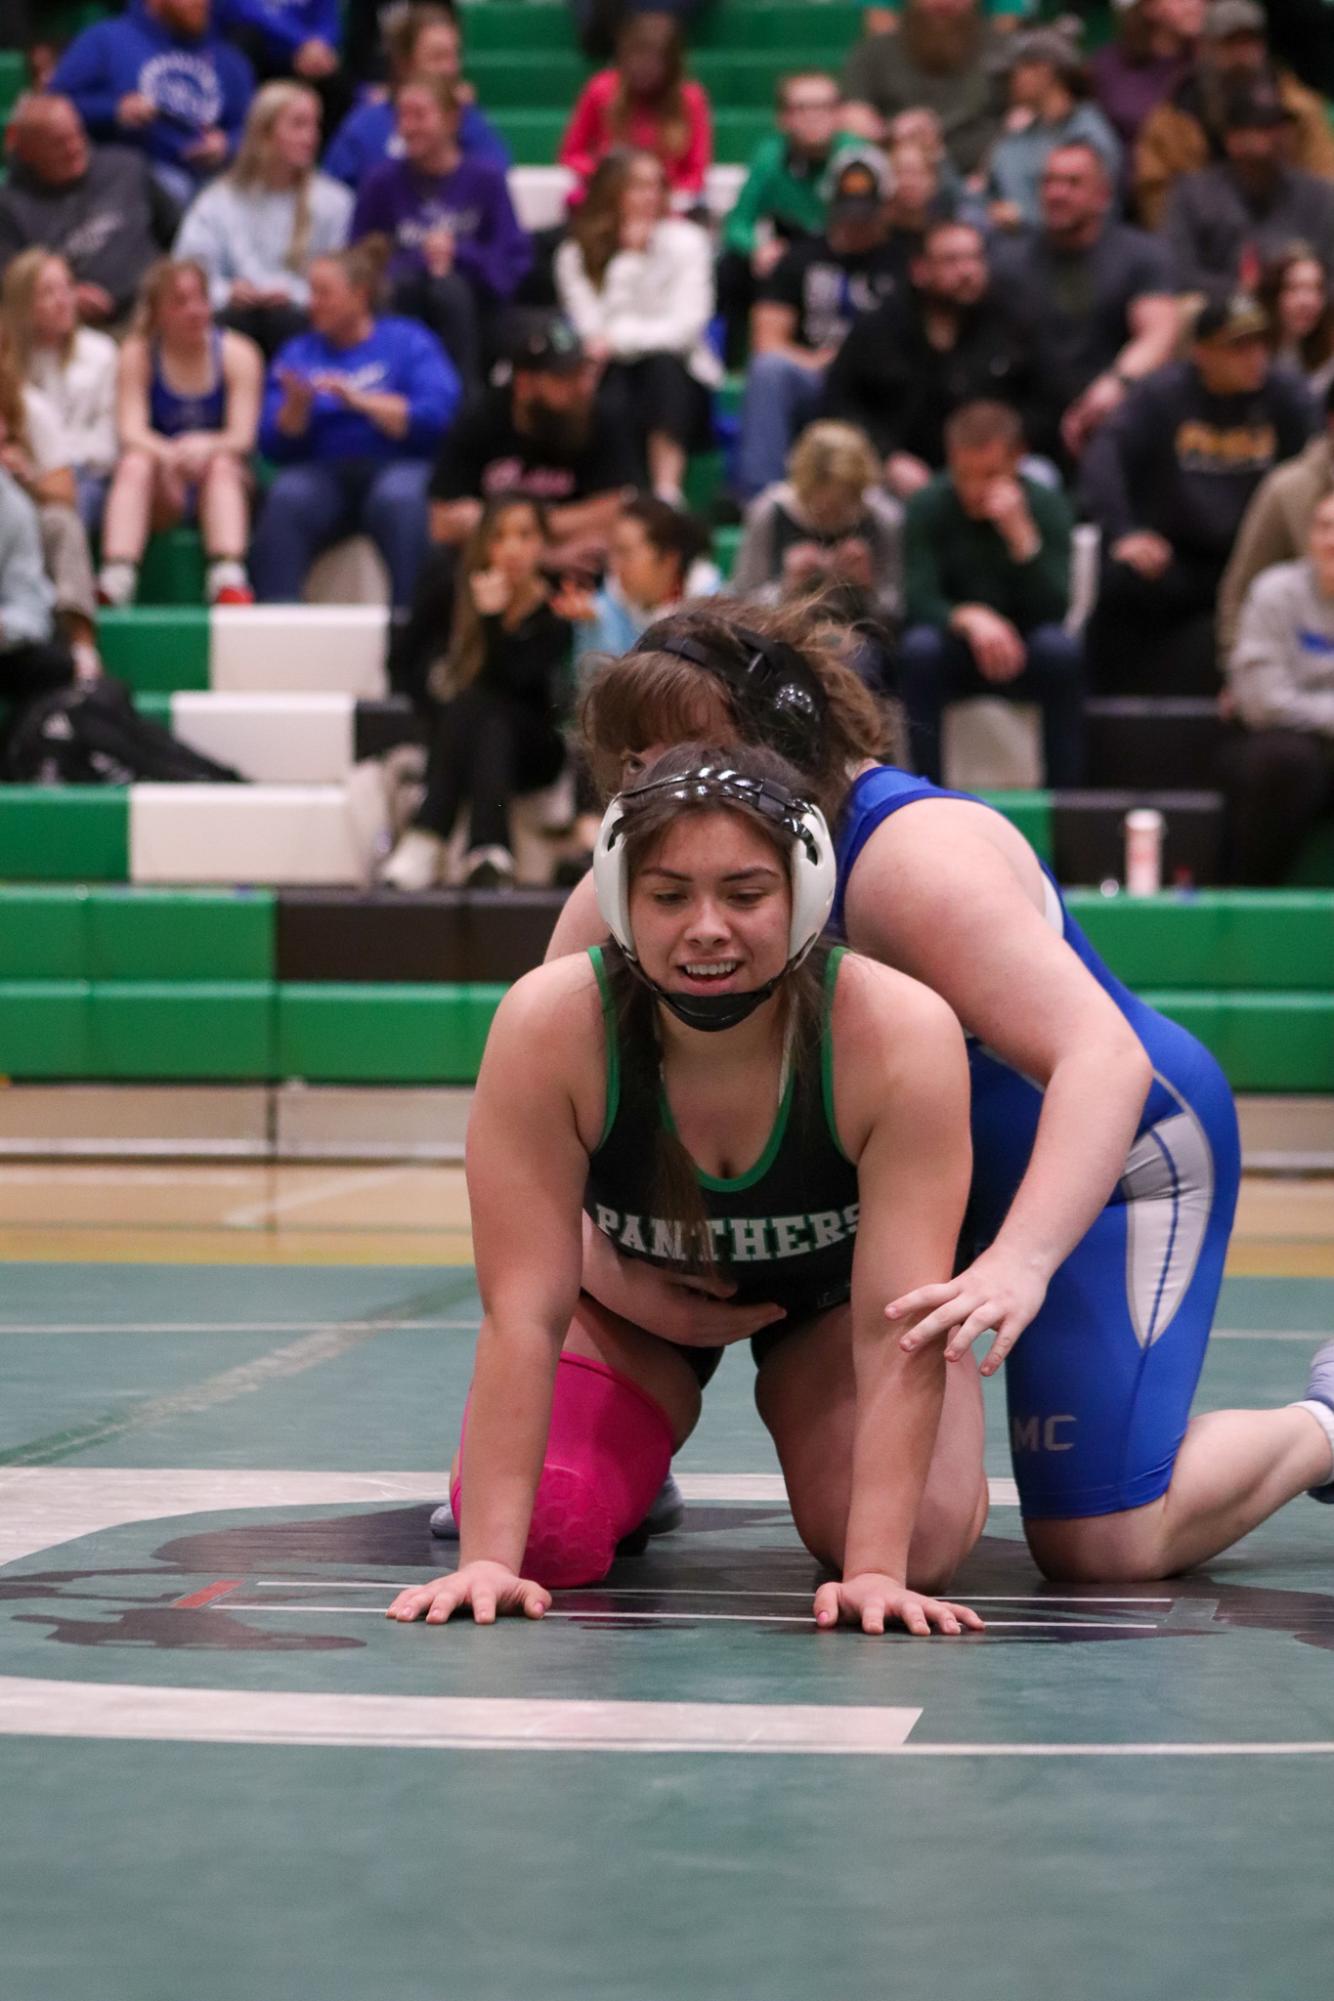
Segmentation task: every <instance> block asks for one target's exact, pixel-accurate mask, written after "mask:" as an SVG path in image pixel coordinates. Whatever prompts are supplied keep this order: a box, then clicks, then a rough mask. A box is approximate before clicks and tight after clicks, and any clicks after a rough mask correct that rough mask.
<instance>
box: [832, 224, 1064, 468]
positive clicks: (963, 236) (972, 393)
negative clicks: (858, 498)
mask: <svg viewBox="0 0 1334 2001" xmlns="http://www.w3.org/2000/svg"><path fill="white" fill-rule="evenodd" d="M911 277H912V286H911V289H910V290H907V291H904V292H900V293H897V294H895V295H893V296H892V297H890V298H888V299H886V300H885V301H884V303H883V304H882V305H879V306H877V307H876V309H875V311H874V312H870V313H866V314H864V315H863V316H862V317H861V319H859V320H858V321H857V322H856V324H855V325H854V327H853V329H852V331H851V333H850V334H849V335H848V337H847V339H846V341H844V343H843V346H842V348H841V349H840V350H839V353H838V354H837V356H836V357H835V359H834V363H833V366H832V367H831V368H830V371H829V377H828V381H827V383H826V386H825V402H824V414H825V416H827V417H833V418H838V419H840V420H841V421H842V422H844V423H847V424H856V425H858V426H859V427H860V428H861V429H862V430H864V431H865V432H866V433H867V435H868V436H869V437H870V439H871V442H872V443H873V444H874V445H875V448H876V450H877V451H878V452H879V453H880V455H881V457H882V458H883V460H884V463H885V480H886V484H887V485H888V486H889V488H890V491H891V492H892V493H895V494H897V495H898V497H899V498H900V499H901V500H907V499H908V498H909V496H910V495H912V494H914V493H916V492H917V491H918V489H919V488H921V487H924V486H925V485H926V484H927V483H928V481H929V480H930V479H931V478H932V477H933V476H934V475H935V474H936V473H937V472H939V471H940V470H941V468H942V467H943V466H944V464H945V422H946V419H947V418H948V417H949V416H950V414H951V412H952V411H954V410H957V409H958V408H959V407H960V405H961V404H964V403H971V402H975V401H976V400H978V399H979V398H984V399H986V400H987V401H990V402H994V401H996V400H998V399H999V400H1001V401H1003V402H1006V403H1009V404H1010V405H1011V406H1014V407H1022V406H1023V405H1024V404H1026V403H1027V402H1029V401H1030V400H1031V398H1032V395H1033V381H1032V375H1031V371H1030V368H1029V364H1028V362H1027V360H1026V357H1025V334H1024V329H1023V326H1022V323H1021V322H1020V321H1019V319H1018V317H1017V316H1016V315H1015V314H1013V313H1011V312H1010V311H1009V310H1008V309H1007V308H1006V306H1005V305H1004V304H1003V303H1002V302H1001V300H1000V299H999V298H998V297H997V296H996V294H995V293H994V291H993V290H992V288H991V283H990V275H989V273H988V270H987V258H986V249H985V246H984V243H983V239H982V234H981V231H980V230H978V229H975V228H974V227H973V225H972V224H971V223H966V222H937V223H934V224H932V226H931V227H930V228H929V229H928V230H927V232H926V236H925V240H924V242H923V246H922V254H921V256H920V257H916V258H914V260H913V263H912V266H911Z"/></svg>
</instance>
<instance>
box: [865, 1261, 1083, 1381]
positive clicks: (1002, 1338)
mask: <svg viewBox="0 0 1334 2001" xmlns="http://www.w3.org/2000/svg"><path fill="white" fill-rule="evenodd" d="M1046 1297H1047V1279H1046V1277H1045V1275H1044V1274H1043V1273H1042V1272H1040V1271H1037V1270H1035V1269H1034V1267H1033V1266H1032V1265H1031V1264H1029V1263H1028V1262H1027V1261H1026V1260H1025V1259H1023V1258H1021V1257H1017V1256H1016V1255H1015V1254H1014V1253H1013V1252H1012V1251H1007V1250H1005V1249H1004V1248H1003V1247H1002V1246H1000V1245H999V1244H993V1245H992V1246H991V1247H990V1249H989V1250H985V1251H983V1253H982V1255H981V1257H980V1258H975V1259H974V1260H973V1262H972V1264H970V1265H969V1267H968V1269H967V1270H966V1271H961V1272H960V1273H959V1276H958V1277H957V1278H952V1279H949V1280H947V1281H946V1283H945V1284H943V1285H919V1286H918V1288H917V1290H916V1292H905V1293H904V1294H903V1296H902V1298H900V1299H893V1300H891V1301H890V1303H889V1305H888V1306H887V1307H886V1308H885V1318H886V1320H907V1319H909V1318H911V1316H912V1315H913V1314H918V1313H920V1314H922V1315H923V1316H924V1317H923V1318H922V1319H920V1320H919V1321H918V1322H917V1325H916V1326H915V1327H911V1328H909V1330H908V1331H907V1333H905V1334H904V1336H903V1339H902V1340H901V1341H900V1342H899V1346H900V1347H901V1348H902V1349H903V1352H904V1354H905V1355H911V1354H912V1352H913V1350H914V1349H915V1348H920V1347H921V1346H922V1345H923V1343H924V1342H927V1341H938V1340H941V1339H942V1338H944V1339H945V1360H946V1361H947V1362H957V1361H959V1360H960V1359H961V1357H962V1356H964V1355H966V1354H967V1353H968V1350H969V1349H970V1348H971V1347H972V1345H973V1343H974V1341H976V1339H977V1337H978V1335H979V1334H985V1333H987V1332H988V1331H990V1332H992V1333H994V1335H995V1337H996V1338H995V1340H994V1341H993V1342H992V1344H991V1346H990V1348H988V1350H987V1355H986V1360H985V1361H984V1362H983V1363H982V1374H983V1375H984V1376H994V1375H995V1373H996V1371H997V1369H998V1368H999V1367H1000V1365H1001V1363H1002V1362H1003V1361H1004V1360H1005V1357H1006V1356H1007V1355H1008V1354H1009V1352H1010V1350H1011V1348H1013V1346H1014V1344H1015V1342H1016V1341H1017V1340H1018V1339H1019V1336H1020V1335H1021V1334H1022V1333H1023V1331H1024V1329H1025V1327H1027V1325H1028V1323H1029V1321H1030V1320H1032V1319H1033V1318H1034V1316H1035V1315H1036V1314H1037V1312H1038V1310H1039V1308H1040V1307H1041V1305H1042V1302H1043V1300H1044V1299H1045V1298H1046ZM946 1337H947V1338H946Z"/></svg>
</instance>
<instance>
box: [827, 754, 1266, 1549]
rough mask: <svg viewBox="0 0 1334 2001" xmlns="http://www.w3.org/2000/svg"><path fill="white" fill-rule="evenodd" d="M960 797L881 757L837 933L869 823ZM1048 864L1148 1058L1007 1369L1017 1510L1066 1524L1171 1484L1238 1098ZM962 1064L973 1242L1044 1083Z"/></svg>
mask: <svg viewBox="0 0 1334 2001" xmlns="http://www.w3.org/2000/svg"><path fill="white" fill-rule="evenodd" d="M970 798H971V795H970V794H968V793H964V792H949V791H946V790H944V789H942V788H941V787H940V786H937V785H932V784H930V783H929V782H928V781H927V780H926V779H923V778H916V777H914V776H913V775H912V774H911V773H910V772H906V771H899V770H896V769H895V768H894V767H893V766H892V765H882V766H879V767H877V769H875V770H874V771H868V772H866V773H865V774H864V775H863V776H862V777H861V778H859V779H858V780H857V781H856V783H855V784H854V785H853V787H852V790H851V792H850V793H849V795H848V802H847V805H846V807H845V809H844V812H843V816H842V819H841V821H840V825H839V834H838V895H837V897H836V899H835V903H834V910H833V916H832V919H831V923H832V927H833V928H834V930H835V931H836V932H837V933H838V935H839V936H842V935H843V902H844V896H845V893H846V887H847V883H848V880H849V878H850V877H851V874H852V871H853V869H854V868H855V867H856V865H857V858H858V856H859V855H860V854H861V852H862V849H863V848H864V847H865V846H866V843H867V841H868V840H869V839H870V837H871V835H872V834H873V833H874V832H875V830H876V828H877V827H879V826H881V825H882V824H883V822H884V821H885V820H887V819H888V818H889V816H890V815H891V814H892V813H897V812H899V811H900V810H901V809H902V808H903V807H904V806H911V805H913V804H914V803H915V802H916V801H917V800H919V799H970ZM972 803H973V804H981V803H985V802H981V801H976V800H973V801H972ZM1042 867H1043V874H1044V876H1045V878H1046V883H1047V890H1048V895H1047V918H1048V921H1049V923H1050V924H1051V925H1052V926H1053V928H1055V929H1058V930H1059V931H1060V932H1061V935H1062V936H1063V937H1064V939H1065V942H1066V944H1067V945H1068V946H1069V947H1070V949H1071V951H1072V952H1074V954H1075V956H1076V957H1077V958H1078V959H1079V960H1080V961H1081V962H1082V964H1083V965H1084V966H1085V967H1086V968H1087V969H1088V971H1089V972H1090V973H1091V974H1092V975H1093V978H1094V979H1095V980H1096V981H1097V982H1098V985H1099V986H1100V987H1101V988H1102V989H1103V991H1104V992H1105V993H1107V994H1109V995H1110V996H1111V998H1112V999H1113V1000H1114V1001H1115V1002H1116V1005H1117V1006H1118V1007H1119V1008H1120V1010H1121V1012H1122V1014H1123V1015H1124V1016H1125V1017H1126V1020H1127V1021H1128V1022H1129V1023H1130V1026H1131V1027H1132V1028H1133V1029H1134V1031H1135V1033H1136V1034H1137V1035H1138V1037H1139V1039H1140V1041H1141V1043H1142V1044H1143V1045H1144V1048H1145V1051H1146V1052H1147V1054H1148V1056H1149V1060H1150V1062H1151V1063H1152V1064H1153V1083H1152V1085H1151V1087H1150V1090H1149V1095H1148V1099H1147V1101H1146V1103H1145V1106H1144V1113H1143V1116H1142V1118H1141V1120H1140V1124H1139V1130H1138V1132H1137V1134H1136V1136H1135V1140H1134V1143H1133V1145H1132V1146H1131V1149H1130V1153H1129V1156H1128V1158H1127V1160H1126V1164H1125V1171H1124V1172H1123V1174H1122V1176H1121V1179H1120V1181H1119V1182H1118V1183H1117V1186H1116V1189H1115V1190H1114V1192H1113V1194H1112V1196H1111V1199H1110V1200H1109V1202H1108V1204H1107V1206H1106V1208H1105V1209H1104V1210H1103V1212H1102V1214H1101V1215H1100V1216H1099V1217H1098V1219H1097V1221H1096V1222H1095V1223H1094V1225H1093V1227H1092V1229H1091V1230H1090V1231H1089V1232H1088V1234H1087V1236H1085V1237H1084V1239H1083V1240H1082V1242H1081V1243H1079V1244H1078V1245H1077V1246H1076V1248H1075V1249H1074V1251H1073V1252H1072V1253H1071V1255H1070V1256H1069V1257H1068V1258H1067V1259H1066V1261H1065V1263H1064V1264H1063V1265H1062V1266H1061V1267H1060V1268H1059V1270H1058V1271H1057V1272H1056V1274H1055V1276H1054V1278H1053V1279H1052V1281H1051V1285H1050V1286H1049V1288H1048V1291H1047V1297H1046V1299H1045V1301H1044V1302H1043V1305H1042V1310H1041V1312H1040V1313H1039V1314H1038V1315H1037V1317H1036V1319H1035V1320H1034V1321H1033V1322H1032V1324H1031V1325H1030V1326H1029V1327H1028V1328H1027V1329H1026V1330H1025V1332H1024V1333H1023V1334H1021V1335H1020V1337H1019V1340H1018V1342H1017V1343H1016V1345H1015V1347H1014V1349H1013V1351H1012V1352H1011V1354H1010V1356H1009V1359H1008V1361H1007V1362H1006V1365H1005V1376H1006V1393H1007V1397H1008V1402H1009V1417H1010V1447H1011V1452H1012V1454H1013V1458H1014V1470H1015V1478H1016V1480H1017V1482H1018V1486H1019V1497H1020V1503H1021V1506H1022V1508H1023V1512H1024V1514H1025V1515H1026V1516H1027V1517H1030V1518H1032V1519H1034V1520H1070V1519H1073V1518H1075V1517H1078V1516H1086V1515H1108V1514H1116V1513H1119V1512H1120V1511H1121V1510H1122V1509H1125V1508H1138V1507H1143V1506H1144V1505H1145V1504H1146V1503H1147V1502H1149V1501H1153V1500H1156V1499H1157V1498H1158V1497H1159V1495H1161V1494H1163V1493H1165V1492H1166V1491H1167V1487H1168V1484H1169V1482H1170V1480H1171V1477H1172V1467H1173V1465H1174V1463H1175V1460H1176V1455H1177V1451H1178V1449H1179V1447H1180V1444H1181V1439H1182V1436H1183V1434H1184V1432H1185V1429H1186V1422H1187V1419H1188V1417H1189V1415H1190V1405H1191V1399H1192V1397H1193V1396H1194V1394H1195V1385H1196V1383H1197V1381H1198V1380H1199V1374H1200V1370H1201V1368H1202V1366H1203V1363H1204V1351H1205V1346H1206V1344H1207V1342H1208V1339H1209V1330H1210V1327H1211V1326H1212V1324H1213V1316H1214V1307H1215V1304H1216V1301H1217V1298H1218V1288H1219V1285H1220V1283H1221V1281H1222V1277H1223V1260H1224V1257H1225V1255H1226V1252H1227V1242H1228V1237H1229V1235H1230V1233H1231V1230H1232V1216H1233V1211H1234V1210H1235V1208H1236V1203H1237V1188H1238V1183H1239V1181H1240V1176H1241V1146H1240V1139H1239V1136H1238V1132H1237V1117H1236V1109H1235V1107H1234V1105H1233V1102H1232V1093H1231V1090H1230V1089H1229V1087H1228V1083H1227V1079H1226V1078H1225V1077H1224V1075H1223V1073H1222V1071H1221V1070H1220V1069H1219V1067H1218V1065H1217V1063H1215V1061H1214V1059H1213V1057H1212V1056H1211V1055H1210V1054H1209V1052H1208V1050H1207V1049H1206V1048H1205V1047H1204V1045H1203V1044H1202V1043H1200V1042H1197V1041H1196V1039H1195V1037H1194V1036H1193V1035H1189V1034H1187V1032H1186V1030H1185V1029H1184V1028H1179V1027H1178V1026H1177V1024H1176V1023H1175V1022H1172V1021H1168V1020H1167V1018H1166V1017H1165V1016H1164V1015H1161V1014H1157V1013H1155V1011H1154V1009H1153V1008H1151V1007H1146V1006H1145V1005H1144V1003H1143V1001H1141V1000H1138V999H1137V998H1136V997H1135V995H1134V994H1133V993H1131V991H1130V989H1129V988H1128V987H1126V986H1124V985H1123V984H1122V983H1121V981H1120V980H1118V979H1117V978H1116V977H1115V975H1114V974H1112V973H1111V972H1109V971H1108V969H1107V967H1106V966H1105V965H1104V964H1103V963H1102V960H1101V959H1100V958H1099V957H1098V955H1097V953H1096V952H1095V951H1094V950H1093V947H1092V946H1091V945H1090V944H1089V942H1088V939H1087V938H1086V937H1085V936H1084V934H1083V932H1082V931H1081V930H1080V929H1079V926H1078V925H1077V924H1076V923H1075V922H1074V920H1073V918H1072V917H1071V916H1070V914H1069V912H1068V911H1067V910H1066V908H1065V904H1064V902H1063V900H1062V898H1061V893H1060V890H1059V888H1058V887H1057V885H1056V882H1055V879H1054V878H1053V876H1052V875H1051V872H1050V870H1049V869H1047V867H1046V865H1045V863H1044V864H1042ZM969 1064H970V1070H971V1075H972V1092H973V1103H972V1130H973V1185H972V1194H971V1198H970V1202H969V1229H970V1230H971V1233H972V1238H973V1244H974V1249H975V1251H980V1250H981V1249H983V1248H984V1247H985V1246H986V1245H987V1244H988V1243H990V1242H991V1241H992V1239H993V1238H994V1237H995V1235H996V1233H997V1231H998V1230H999V1229H1000V1226H1001V1223H1002V1222H1003V1221H1004V1219H1005V1216H1006V1214H1007V1212H1008V1210H1009V1207H1010V1204H1011V1202H1012V1201H1013V1199H1014V1195H1015V1191H1016V1189H1017V1188H1018V1186H1019V1183H1020V1181H1021V1180H1022V1179H1023V1176H1024V1173H1025V1171H1026V1169H1027V1167H1028V1162H1029V1156H1030V1154H1031V1152H1032V1149H1033V1139H1034V1135H1035V1133H1036V1131H1037V1124H1038V1118H1039V1115H1040V1114H1041V1111H1042V1091H1041V1088H1040V1086H1038V1085H1036V1084H1034V1083H1033V1082H1032V1081H1031V1080H1030V1079H1029V1078H1027V1077H1023V1076H1021V1075H1020V1074H1019V1073H1018V1072H1017V1071H1015V1070H1012V1069H1011V1068H1010V1067H1009V1065H1008V1064H1006V1063H1004V1062H1003V1061H1002V1060H1001V1058H1000V1057H999V1056H997V1055H996V1054H995V1053H994V1051H992V1050H990V1049H988V1048H986V1047H984V1046H983V1045H982V1044H980V1043H978V1042H975V1041H974V1040H973V1039H972V1038H971V1037H970V1038H969ZM971 1254H973V1253H970V1255H971ZM978 1352H979V1353H981V1352H983V1350H982V1348H979V1350H978Z"/></svg>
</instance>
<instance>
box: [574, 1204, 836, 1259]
mask: <svg viewBox="0 0 1334 2001" xmlns="http://www.w3.org/2000/svg"><path fill="white" fill-rule="evenodd" d="M860 1210H861V1204H860V1203H858V1202H849V1203H848V1204H847V1206H846V1208H843V1209H815V1210H812V1211H811V1212H810V1214H808V1215H804V1216H714V1217H711V1218H710V1221H709V1233H710V1235H711V1237H712V1239H713V1244H712V1250H713V1255H714V1257H715V1258H717V1259H719V1260H721V1261H722V1262H723V1263H724V1264H733V1265H746V1264H769V1263H772V1262H773V1261H774V1260H776V1259H778V1258H804V1257H811V1256H813V1255H814V1254H815V1253H817V1252H819V1251H827V1250H829V1249H831V1248H832V1247H833V1246H834V1245H836V1244H845V1243H847V1242H848V1241H849V1240H850V1239H851V1238H853V1237H855V1236H856V1234H857V1219H858V1216H859V1214H860ZM592 1213H593V1221H594V1222H595V1223H596V1224H597V1226H598V1228H599V1230H601V1231H602V1233H603V1235H604V1236H608V1237H610V1238H611V1240H612V1242H613V1243H614V1244H615V1245H616V1246H617V1248H618V1249H619V1250H622V1251H628V1252H629V1253H630V1254H631V1256H633V1257H641V1258H656V1259H658V1260H659V1261H660V1262H662V1263H664V1264H678V1265H679V1264H685V1263H686V1262H687V1255H686V1247H685V1241H684V1233H683V1230H682V1226H681V1224H680V1223H670V1222H666V1221H665V1220H664V1219H663V1218H662V1217H661V1216H637V1215H635V1214H634V1213H633V1211H631V1210H621V1209H612V1208H609V1207H608V1205H607V1204H606V1203H605V1202H598V1203H595V1204H594V1207H593V1212H592Z"/></svg>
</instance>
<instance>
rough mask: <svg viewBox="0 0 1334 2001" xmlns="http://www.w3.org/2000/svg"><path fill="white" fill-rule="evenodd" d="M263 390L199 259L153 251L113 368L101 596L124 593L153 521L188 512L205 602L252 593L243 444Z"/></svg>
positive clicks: (259, 367) (256, 363)
mask: <svg viewBox="0 0 1334 2001" xmlns="http://www.w3.org/2000/svg"><path fill="white" fill-rule="evenodd" d="M263 389H264V360H263V357H262V355H261V354H260V351H259V349H258V348H257V347H256V346H255V343H254V342H253V341H252V340H250V339H248V338H247V337H246V335H245V334H242V333H235V332H233V331H232V330H231V329H230V328H225V327H220V326H218V325H217V323H216V322H215V320H214V318H213V311H212V308H211V306H210V304H209V296H208V273H207V272H206V271H205V269H204V267H203V265H202V264H197V263H195V262H194V261H193V260H192V259H190V258H162V259H160V260H159V262H158V263H157V264H155V265H154V266H153V267H152V269H151V270H150V271H149V273H148V275H147V277H146V278H145V279H144V283H143V288H142V291H141V293H140V299H139V308H138V313H137V316H136V321H135V328H134V331H133V333H131V335H130V337H129V339H128V340H126V342H125V343H124V345H123V347H122V348H121V351H120V362H119V365H118V368H117V372H116V435H117V440H118V443H119V446H120V458H119V459H118V461H117V463H116V470H115V473H114V475H113V477H112V481H111V490H110V492H109V493H108V494H107V501H106V511H105V514H104V516H103V520H102V568H101V571H100V572H99V575H98V580H97V584H98V595H99V597H100V598H101V600H102V602H103V603H104V604H109V605H115V606H120V605H127V604H129V603H131V602H132V600H133V598H134V594H135V591H136V589H137V588H138V581H139V564H140V562H141V560H142V558H143V553H144V545H145V543H146V542H147V540H148V535H149V531H150V529H152V530H162V529H165V528H174V527H175V526H176V525H177V524H178V523H179V522H181V521H184V520H189V519H192V518H194V517H196V516H197V517H198V521H199V531H200V534H201V536H202V538H203V543H204V555H205V558H206V561H207V564H208V570H207V589H208V596H209V601H210V603H213V604H249V602H250V600H251V590H250V585H249V582H248V580H247V577H246V571H245V554H246V544H247V543H248V541H249V539H250V495H251V486H252V482H251V476H250V454H251V453H252V452H253V451H254V448H255V433H256V428H257V426H258V423H259V408H260V399H261V396H262V394H263Z"/></svg>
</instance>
